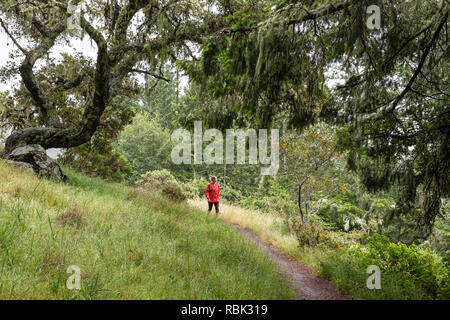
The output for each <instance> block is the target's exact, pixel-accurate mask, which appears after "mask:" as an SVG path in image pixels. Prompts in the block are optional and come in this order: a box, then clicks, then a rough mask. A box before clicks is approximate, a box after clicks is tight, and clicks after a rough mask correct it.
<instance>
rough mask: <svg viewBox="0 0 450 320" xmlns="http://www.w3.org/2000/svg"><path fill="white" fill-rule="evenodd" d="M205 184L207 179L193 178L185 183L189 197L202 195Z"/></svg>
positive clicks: (203, 194)
mask: <svg viewBox="0 0 450 320" xmlns="http://www.w3.org/2000/svg"><path fill="white" fill-rule="evenodd" d="M207 185H208V180H205V179H193V180H189V181H188V182H187V183H185V186H186V188H187V189H188V190H189V193H190V196H191V197H204V196H205V190H206V186H207Z"/></svg>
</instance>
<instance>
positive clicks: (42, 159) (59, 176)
mask: <svg viewBox="0 0 450 320" xmlns="http://www.w3.org/2000/svg"><path fill="white" fill-rule="evenodd" d="M5 159H6V160H9V161H11V162H13V164H14V165H16V166H19V167H21V168H25V169H32V170H33V171H34V172H36V173H37V174H38V175H40V176H44V177H48V178H51V179H53V180H55V181H62V182H68V181H69V178H68V177H67V176H66V175H65V174H64V172H63V171H62V170H61V168H60V166H59V165H58V163H56V162H55V161H54V160H53V159H52V158H50V157H49V156H47V153H46V152H45V149H44V148H42V147H41V146H40V145H38V144H30V145H25V146H20V147H17V148H15V149H14V150H13V151H11V152H10V153H9V154H7V155H6V157H5Z"/></svg>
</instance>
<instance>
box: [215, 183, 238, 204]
mask: <svg viewBox="0 0 450 320" xmlns="http://www.w3.org/2000/svg"><path fill="white" fill-rule="evenodd" d="M220 196H221V197H222V198H223V199H225V200H227V201H229V202H231V203H234V202H237V201H239V200H240V199H241V198H242V195H241V193H240V192H239V191H238V190H236V189H233V188H232V187H230V186H226V187H223V188H222V189H221V190H220Z"/></svg>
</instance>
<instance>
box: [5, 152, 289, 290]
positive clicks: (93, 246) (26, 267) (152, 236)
mask: <svg viewBox="0 0 450 320" xmlns="http://www.w3.org/2000/svg"><path fill="white" fill-rule="evenodd" d="M65 171H66V173H67V174H68V176H69V177H70V179H71V185H67V184H58V183H54V182H52V181H48V180H45V179H38V178H37V177H36V176H34V175H33V174H30V173H26V172H23V171H21V170H20V169H17V168H14V167H11V166H9V165H7V164H5V163H4V162H1V161H0V299H288V298H291V297H293V292H292V291H291V289H288V288H287V286H286V284H285V282H284V281H283V279H282V277H281V275H280V274H279V273H278V272H277V271H276V268H275V266H274V265H273V263H272V262H271V261H270V260H269V258H267V257H266V256H265V255H264V254H263V253H262V252H261V251H260V250H259V249H258V248H257V246H256V245H255V244H253V243H251V242H250V241H249V240H248V239H246V238H245V237H243V236H242V235H240V234H239V233H238V232H237V231H236V230H234V229H233V228H230V227H228V226H226V225H224V224H223V223H221V222H220V221H218V220H217V219H215V218H214V217H212V216H209V215H207V214H205V213H204V212H202V211H200V210H195V209H193V208H192V207H190V206H188V205H187V204H186V203H174V202H172V201H169V200H167V199H166V198H164V197H162V196H160V195H158V194H154V193H153V194H150V193H146V192H144V191H138V190H135V189H132V188H130V187H128V186H126V185H122V184H117V183H110V182H105V181H103V180H100V179H95V178H90V177H87V176H84V175H81V174H78V173H76V172H73V171H71V170H69V169H65ZM70 265H77V266H79V267H80V270H81V289H80V290H69V289H67V287H66V280H67V278H68V277H69V276H70V274H67V268H68V266H70Z"/></svg>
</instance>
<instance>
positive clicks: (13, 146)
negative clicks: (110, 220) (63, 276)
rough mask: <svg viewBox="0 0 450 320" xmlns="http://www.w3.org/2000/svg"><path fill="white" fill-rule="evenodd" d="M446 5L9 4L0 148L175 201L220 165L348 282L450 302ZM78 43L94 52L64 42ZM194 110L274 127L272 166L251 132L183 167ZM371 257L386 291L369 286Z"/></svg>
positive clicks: (48, 171)
mask: <svg viewBox="0 0 450 320" xmlns="http://www.w3.org/2000/svg"><path fill="white" fill-rule="evenodd" d="M78 5H79V7H80V8H81V11H80V12H81V13H80V15H79V30H78V29H77V30H68V29H67V21H66V20H67V17H69V16H71V14H72V13H73V12H72V11H71V7H72V6H78ZM369 6H375V8H378V10H379V11H377V10H375V11H373V12H372V11H370V10H368V7H369ZM448 13H449V3H448V1H446V0H444V1H433V0H424V1H394V0H370V1H369V0H361V1H353V0H342V1H341V0H339V1H337V0H320V1H309V0H302V1H289V0H280V1H266V0H246V1H244V0H231V1H230V0H218V1H214V0H211V1H190V0H186V1H185V0H164V1H140V0H127V1H120V0H108V1H106V0H105V1H99V0H90V1H84V2H82V1H59V0H55V1H47V0H30V1H27V2H21V1H16V0H2V1H1V4H0V25H1V32H2V33H3V35H4V36H5V37H6V38H7V39H8V47H10V48H11V50H10V53H9V54H10V58H9V60H8V62H7V63H4V64H2V68H1V69H0V77H1V80H2V82H3V83H5V84H8V86H9V88H8V89H5V90H3V91H1V92H0V135H1V138H2V143H3V145H2V147H1V150H2V151H1V153H0V158H3V159H5V160H6V162H9V163H10V164H15V165H17V166H20V167H23V168H28V169H30V170H31V171H34V172H35V173H37V174H38V175H40V176H45V177H46V178H50V179H53V180H56V181H62V182H63V183H67V184H71V183H79V182H73V181H72V180H73V177H76V178H75V180H77V179H81V178H79V177H78V176H77V175H78V174H80V173H83V174H85V175H88V176H91V177H97V178H101V179H103V180H106V181H110V182H111V183H119V184H120V185H124V187H125V186H126V187H127V188H136V189H137V190H141V189H142V190H156V191H157V192H159V193H161V194H162V195H163V196H164V197H167V198H168V199H170V200H171V201H175V202H178V201H188V202H189V201H196V200H195V199H198V198H204V192H205V188H206V186H207V184H208V180H209V177H210V176H217V177H218V182H219V185H220V188H221V194H220V195H221V202H223V203H225V204H227V205H229V206H230V207H235V208H242V209H243V210H248V211H249V212H250V211H251V212H258V214H260V215H261V216H262V217H271V218H270V219H275V220H276V221H279V222H280V223H279V225H277V227H276V228H277V231H276V232H278V233H279V234H280V235H281V236H286V235H288V236H292V237H293V238H295V247H293V249H289V250H287V249H286V250H285V251H286V252H287V253H289V254H292V255H293V256H294V257H298V259H299V260H300V261H302V262H303V263H305V264H308V265H310V266H312V267H313V268H314V269H315V270H316V271H317V272H318V274H319V275H321V276H323V277H326V278H328V279H330V280H332V281H333V282H334V283H335V284H336V285H337V286H338V287H339V289H341V290H343V291H344V292H345V293H347V294H349V295H351V296H353V297H355V298H363V299H383V298H386V299H448V298H449V297H450V270H449V264H450V248H449V244H450V220H449V219H450V202H449V194H450V180H449V177H450V176H449V168H450V143H449V140H450V108H449V105H450V99H449V87H450V78H449V73H448V70H449V61H448V51H449V47H448V31H449V30H448ZM377 14H378V15H377ZM73 39H78V40H80V39H81V40H83V39H89V41H90V49H89V50H86V51H85V52H83V51H78V52H76V53H69V52H66V51H64V49H58V50H56V49H55V48H64V47H65V46H70V45H71V41H72V40H73ZM195 121H201V123H202V126H203V130H207V129H217V130H219V131H220V132H223V134H224V136H225V132H226V130H228V129H243V130H253V129H254V130H256V131H258V130H259V129H268V130H269V131H270V130H274V129H278V130H279V140H278V141H270V143H272V142H274V143H275V144H276V147H277V148H278V150H279V168H278V171H277V173H276V174H274V175H263V174H261V169H262V167H266V164H262V163H260V162H259V163H257V164H255V163H251V161H250V157H251V154H250V150H251V149H250V137H249V138H248V139H247V140H244V141H245V142H244V145H245V147H246V149H245V150H246V151H245V152H246V153H245V163H226V162H221V163H209V164H208V163H205V162H202V163H196V162H195V161H194V153H192V154H190V155H189V158H191V159H192V161H191V162H190V164H176V163H174V162H173V160H172V157H171V155H172V151H173V149H174V147H175V146H176V145H177V143H178V141H176V140H175V139H173V132H174V131H175V130H177V129H185V130H188V131H189V132H191V133H192V134H193V133H194V122H195ZM247 132H248V131H247ZM269 136H270V135H269ZM244 139H245V138H244ZM212 142H213V139H210V140H209V141H207V140H205V139H204V140H203V142H202V145H201V147H202V149H203V150H204V149H205V148H207V147H208V146H209V145H210V144H212ZM214 142H217V141H214ZM220 142H224V145H225V138H224V139H223V141H220ZM191 143H192V148H191V149H192V150H194V149H195V147H194V141H193V140H192V141H191ZM270 143H269V145H270ZM50 148H57V149H58V156H57V159H56V160H53V159H51V158H50V157H48V156H47V155H46V153H45V150H46V149H50ZM237 152H238V150H234V151H233V153H235V155H237ZM222 153H223V154H222V155H223V157H222V158H225V150H222ZM66 171H68V172H70V173H71V174H67V175H66ZM74 172H77V173H74ZM83 179H84V178H83ZM151 192H152V191H151ZM193 199H194V200H193ZM204 206H205V208H204V209H205V210H206V200H205V202H204ZM275 220H274V221H275ZM248 227H249V228H250V229H251V225H249V226H248ZM261 232H263V233H264V232H266V233H267V234H270V232H271V231H270V230H269V229H267V230H265V231H261ZM0 235H1V233H0ZM269 236H270V235H269ZM2 239H3V238H2V237H1V236H0V241H2ZM274 243H275V242H274ZM275 246H276V245H275ZM281 249H283V247H281ZM1 254H2V253H1V251H0V255H1ZM1 259H3V258H0V261H1ZM5 259H6V258H5ZM369 265H376V266H379V268H380V269H381V272H382V279H383V280H382V281H383V282H382V286H383V288H384V290H378V291H377V290H375V291H370V290H369V291H368V289H367V288H366V282H365V279H366V278H367V276H368V275H367V273H366V268H367V266H369ZM355 283H358V284H357V285H356V284H355ZM0 288H1V286H0ZM0 291H1V290H0Z"/></svg>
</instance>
